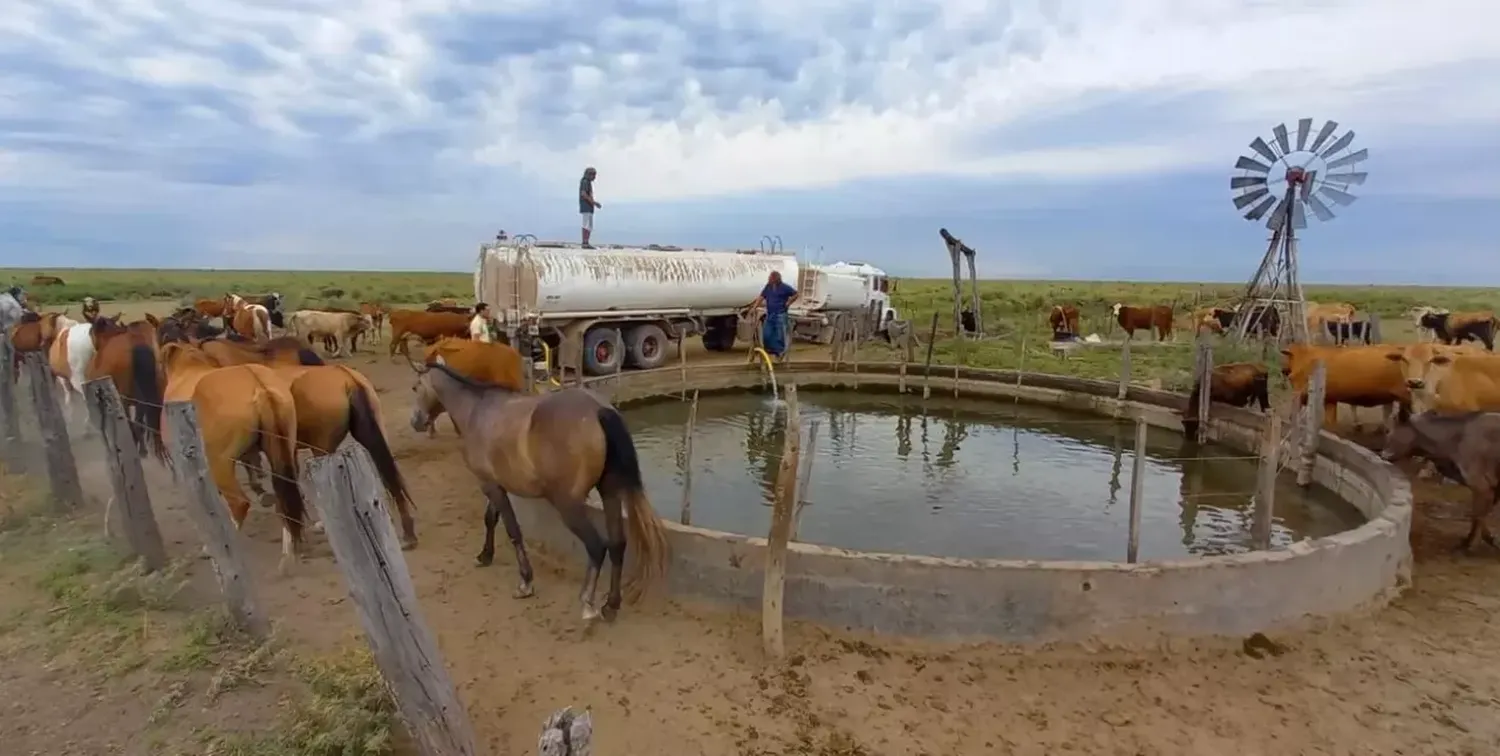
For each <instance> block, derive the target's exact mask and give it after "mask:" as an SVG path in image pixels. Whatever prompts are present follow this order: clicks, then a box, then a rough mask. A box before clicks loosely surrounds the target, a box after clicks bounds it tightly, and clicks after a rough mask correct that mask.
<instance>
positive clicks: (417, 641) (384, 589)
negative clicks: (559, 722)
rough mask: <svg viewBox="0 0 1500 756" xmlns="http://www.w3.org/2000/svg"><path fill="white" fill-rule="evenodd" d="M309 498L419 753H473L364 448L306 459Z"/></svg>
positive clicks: (348, 445)
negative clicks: (321, 523)
mask: <svg viewBox="0 0 1500 756" xmlns="http://www.w3.org/2000/svg"><path fill="white" fill-rule="evenodd" d="M307 477H308V479H309V481H310V483H311V487H312V490H313V495H312V499H313V502H314V503H315V504H316V506H317V508H318V517H319V518H320V519H321V520H322V521H323V526H324V532H326V533H327V535H328V545H329V546H331V547H332V548H333V556H334V559H335V560H337V561H338V566H339V571H340V572H342V573H343V574H344V582H345V583H346V584H347V586H348V588H349V597H350V598H352V599H354V606H355V608H356V609H357V610H358V611H359V619H360V624H362V625H363V626H364V629H365V636H366V637H367V638H368V639H369V641H370V649H371V650H372V651H374V652H375V663H376V664H377V665H378V666H379V667H380V674H381V676H382V677H384V678H385V681H386V684H387V685H389V686H390V689H391V694H392V696H393V697H394V698H395V699H396V707H397V709H398V710H399V711H400V712H401V718H402V720H404V721H405V723H406V729H407V731H408V732H409V733H411V737H412V740H414V741H415V742H416V744H417V750H418V752H419V753H421V754H423V756H474V755H475V754H477V753H478V747H477V746H476V744H475V740H474V730H473V727H472V726H471V725H470V724H469V715H468V713H467V712H465V711H464V707H463V704H462V703H461V702H460V701H459V700H458V693H457V691H456V690H455V689H454V687H453V681H452V680H451V679H449V677H448V669H447V667H446V666H444V664H443V657H442V654H441V653H439V651H438V645H437V639H436V638H435V637H434V636H433V634H432V630H431V629H430V628H428V626H427V622H426V621H425V620H424V619H423V618H422V609H421V606H420V605H419V603H418V601H417V591H416V588H415V587H413V586H412V582H411V574H410V573H409V572H408V571H407V568H406V558H405V557H404V556H402V554H401V546H400V542H399V541H398V540H397V539H396V529H395V526H393V525H392V524H391V517H390V515H389V514H388V513H387V509H388V506H387V504H386V502H385V501H383V496H382V493H381V488H380V483H379V479H378V478H377V477H376V475H375V466H374V464H373V463H371V462H370V458H369V455H367V454H366V453H365V450H364V449H363V448H362V447H360V446H359V445H358V444H352V443H346V444H344V445H343V446H342V447H340V448H339V450H338V451H336V452H334V453H333V454H330V455H328V456H326V457H319V458H315V459H313V460H311V461H309V462H308V464H307Z"/></svg>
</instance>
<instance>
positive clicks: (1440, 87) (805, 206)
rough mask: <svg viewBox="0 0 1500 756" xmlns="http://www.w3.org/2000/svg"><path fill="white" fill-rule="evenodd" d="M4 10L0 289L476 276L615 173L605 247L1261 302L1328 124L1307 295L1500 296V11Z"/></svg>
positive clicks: (1343, 7)
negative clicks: (1321, 211) (149, 279)
mask: <svg viewBox="0 0 1500 756" xmlns="http://www.w3.org/2000/svg"><path fill="white" fill-rule="evenodd" d="M3 5H4V9H5V10H4V11H3V12H0V266H5V265H31V266H42V265H47V266H51V267H57V266H110V265H115V266H128V267H147V266H150V267H259V268H322V269H331V268H351V269H423V270H431V269H450V270H462V269H466V268H468V267H469V266H470V263H471V261H472V259H473V255H474V251H475V249H476V247H477V244H478V243H479V242H480V241H482V240H484V239H486V238H490V237H492V236H493V235H494V233H495V231H496V230H497V229H500V228H504V229H506V230H508V231H510V232H512V233H518V232H529V233H534V234H537V235H539V236H541V237H544V238H569V239H571V238H573V237H575V236H576V235H577V233H578V231H577V226H578V216H577V203H576V201H575V197H576V191H577V182H578V177H579V174H580V173H581V171H582V168H583V167H584V166H586V165H593V166H596V167H597V168H598V171H599V178H598V182H597V185H596V191H597V194H598V199H599V200H600V201H601V202H602V203H603V204H604V207H603V208H602V209H601V210H600V211H599V213H598V216H597V220H596V228H597V230H596V235H597V237H598V240H599V241H602V242H641V243H650V242H657V243H671V244H683V245H708V246H741V247H753V246H755V245H756V244H757V243H758V241H759V240H760V239H761V237H762V236H763V235H766V234H776V235H779V236H780V237H781V239H782V240H783V243H784V244H785V245H786V247H787V248H788V249H804V250H808V251H809V253H810V254H813V255H817V254H821V255H822V256H823V257H824V258H825V259H866V260H870V261H873V262H876V263H877V264H881V265H884V266H885V267H887V268H889V269H890V270H892V271H893V272H896V273H900V274H905V275H915V274H933V273H940V272H942V270H943V269H944V266H945V265H946V260H945V255H944V253H943V250H942V247H941V244H940V242H939V240H938V237H937V233H936V232H937V229H938V227H939V226H946V227H948V228H949V229H951V230H952V231H954V232H955V233H957V234H958V235H959V236H961V237H963V238H964V239H965V240H966V241H968V242H969V243H970V244H971V245H972V246H974V247H976V248H978V249H979V250H980V253H981V255H982V256H981V258H980V265H981V274H982V275H985V276H988V277H1000V276H1027V277H1031V276H1045V277H1068V278H1139V279H1152V278H1156V279H1161V278H1166V279H1176V280H1236V279H1241V278H1245V277H1248V275H1249V274H1250V273H1251V272H1252V271H1253V268H1254V265H1255V263H1256V261H1257V259H1258V256H1259V254H1260V253H1261V252H1262V251H1263V248H1264V243H1265V235H1266V231H1265V229H1264V227H1263V226H1262V225H1259V224H1254V223H1251V222H1248V221H1245V220H1242V219H1240V218H1239V217H1237V214H1236V212H1235V210H1234V208H1233V206H1232V205H1231V203H1230V192H1229V188H1228V180H1229V177H1230V175H1231V173H1232V170H1231V169H1232V166H1233V164H1234V161H1235V159H1236V158H1237V157H1238V156H1239V155H1241V154H1243V153H1246V152H1247V151H1248V150H1247V144H1248V143H1249V141H1250V140H1251V139H1252V138H1254V137H1256V136H1260V135H1264V136H1266V137H1267V138H1268V139H1269V138H1270V132H1271V127H1272V126H1274V125H1276V124H1278V123H1283V122H1289V123H1291V124H1293V127H1294V128H1295V121H1296V119H1298V118H1300V117H1312V118H1316V119H1317V122H1318V124H1321V123H1322V122H1323V121H1324V120H1328V119H1333V120H1336V121H1338V122H1339V123H1340V124H1341V130H1342V129H1343V128H1352V129H1353V130H1354V131H1355V132H1356V133H1357V136H1356V139H1355V142H1354V147H1355V148H1359V147H1366V148H1369V150H1370V153H1371V158H1370V160H1368V161H1367V162H1365V163H1362V164H1361V169H1362V170H1368V172H1369V174H1370V178H1369V180H1368V182H1367V183H1366V184H1364V185H1363V186H1359V187H1355V190H1356V192H1357V193H1358V194H1359V195H1360V200H1359V201H1358V202H1356V203H1355V204H1354V205H1352V206H1350V207H1347V208H1337V210H1338V213H1339V217H1338V218H1337V219H1335V220H1334V221H1332V222H1330V223H1315V224H1314V226H1313V227H1312V228H1310V229H1308V230H1307V232H1306V238H1305V241H1304V242H1303V246H1302V255H1303V260H1304V263H1303V265H1304V276H1305V277H1306V278H1308V279H1310V280H1338V281H1349V282H1368V283H1384V282H1394V281H1410V282H1420V283H1485V284H1491V285H1493V284H1496V283H1497V282H1500V212H1497V210H1500V205H1497V199H1500V88H1497V87H1500V85H1497V84H1496V83H1495V82H1497V81H1500V42H1497V39H1500V37H1497V32H1496V29H1497V28H1500V3H1496V2H1493V0H1425V1H1424V2H1421V3H1412V2H1410V1H1409V0H1128V2H1127V1H1126V0H1117V1H1115V2H1109V1H1107V0H1016V1H1015V2H1009V3H1006V2H1002V1H1000V0H993V1H991V2H982V1H979V0H943V1H942V2H920V1H918V0H888V1H885V2H881V1H877V0H759V1H757V2H748V1H741V2H731V1H728V0H692V1H686V0H683V1H680V2H670V1H668V0H620V1H619V2H613V3H610V2H575V1H573V0H545V1H539V2H534V1H532V0H255V1H253V2H251V1H249V0H246V1H244V2H231V1H229V0H194V1H193V2H186V1H185V0H4V3H3ZM819 250H821V252H819Z"/></svg>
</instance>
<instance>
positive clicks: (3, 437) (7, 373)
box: [0, 331, 26, 472]
mask: <svg viewBox="0 0 1500 756" xmlns="http://www.w3.org/2000/svg"><path fill="white" fill-rule="evenodd" d="M15 354H16V352H15V347H14V346H12V345H11V343H10V334H8V333H5V332H4V331H0V462H3V463H5V466H6V467H7V468H9V469H10V471H11V472H21V471H22V469H23V468H24V465H25V462H24V460H25V456H26V455H25V452H24V451H23V450H22V448H21V415H20V414H19V411H18V410H17V408H16V373H15V371H14V369H13V368H12V367H11V366H12V365H14V364H15Z"/></svg>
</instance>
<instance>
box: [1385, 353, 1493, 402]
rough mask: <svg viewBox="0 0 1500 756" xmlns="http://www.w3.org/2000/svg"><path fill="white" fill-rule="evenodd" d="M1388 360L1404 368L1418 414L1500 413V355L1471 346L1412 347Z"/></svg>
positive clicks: (1391, 356) (1390, 356)
mask: <svg viewBox="0 0 1500 756" xmlns="http://www.w3.org/2000/svg"><path fill="white" fill-rule="evenodd" d="M1388 349H1389V348H1388ZM1386 359H1388V360H1390V361H1392V362H1395V363H1397V364H1399V365H1400V366H1401V374H1402V377H1403V378H1405V380H1406V387H1407V388H1408V389H1410V390H1411V398H1412V409H1413V411H1415V412H1425V411H1428V410H1437V411H1439V412H1495V411H1500V355H1495V354H1492V353H1490V352H1486V351H1483V350H1480V349H1478V348H1476V347H1469V346H1456V347H1446V346H1438V345H1434V344H1412V345H1410V346H1408V347H1406V348H1405V349H1400V350H1390V351H1388V352H1387V353H1386Z"/></svg>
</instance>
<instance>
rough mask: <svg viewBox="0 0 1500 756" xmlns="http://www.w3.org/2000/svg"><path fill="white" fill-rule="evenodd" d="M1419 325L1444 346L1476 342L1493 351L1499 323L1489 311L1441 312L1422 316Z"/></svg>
mask: <svg viewBox="0 0 1500 756" xmlns="http://www.w3.org/2000/svg"><path fill="white" fill-rule="evenodd" d="M1419 325H1421V326H1423V327H1424V328H1427V329H1429V330H1431V331H1432V333H1433V334H1434V335H1435V336H1436V338H1437V339H1438V340H1439V341H1441V342H1443V343H1444V344H1449V345H1452V344H1460V343H1463V342H1465V341H1478V342H1480V343H1483V344H1484V348H1485V349H1488V350H1490V351H1491V352H1493V351H1495V330H1496V327H1497V325H1500V322H1497V321H1496V320H1495V313H1494V312H1492V311H1490V310H1481V311H1477V312H1442V313H1437V312H1434V313H1428V314H1426V315H1423V316H1422V318H1421V320H1420V321H1419Z"/></svg>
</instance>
